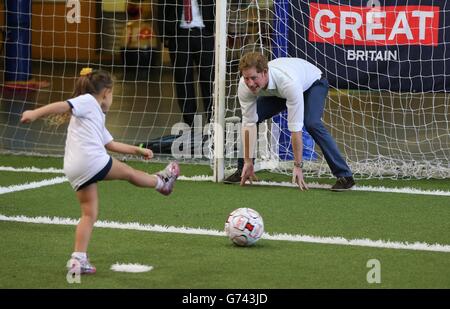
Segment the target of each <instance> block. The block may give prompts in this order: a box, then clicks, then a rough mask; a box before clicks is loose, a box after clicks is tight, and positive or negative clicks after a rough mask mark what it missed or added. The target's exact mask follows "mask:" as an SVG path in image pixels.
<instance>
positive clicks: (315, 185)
mask: <svg viewBox="0 0 450 309" xmlns="http://www.w3.org/2000/svg"><path fill="white" fill-rule="evenodd" d="M0 171H8V172H31V173H54V174H63V173H64V171H63V170H62V169H56V168H53V167H51V168H37V167H34V166H32V167H22V168H16V167H10V166H0ZM64 179H65V177H57V178H53V179H49V180H43V181H38V182H32V183H27V184H23V185H13V186H9V187H0V195H1V194H4V193H9V192H15V191H22V190H27V189H34V188H39V187H40V186H49V185H52V184H59V183H61V182H64ZM178 179H179V180H181V181H212V176H207V175H199V176H192V177H186V176H180V177H178ZM253 184H254V185H258V186H273V187H292V188H296V187H297V185H296V184H293V183H290V182H274V181H255V182H253ZM308 187H309V188H311V189H330V188H331V185H328V184H319V183H317V182H311V183H308ZM351 191H364V192H385V193H404V194H420V195H434V196H450V191H443V190H422V189H417V188H410V187H404V188H388V187H373V186H363V185H356V186H355V187H353V188H352V189H351Z"/></svg>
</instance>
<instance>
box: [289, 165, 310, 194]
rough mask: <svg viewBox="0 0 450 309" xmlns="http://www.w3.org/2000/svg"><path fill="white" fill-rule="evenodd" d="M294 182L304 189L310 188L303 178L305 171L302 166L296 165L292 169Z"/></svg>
mask: <svg viewBox="0 0 450 309" xmlns="http://www.w3.org/2000/svg"><path fill="white" fill-rule="evenodd" d="M292 182H293V183H296V184H297V185H298V188H299V189H300V190H302V191H303V189H305V190H308V186H307V185H306V182H305V180H303V171H302V169H301V167H294V170H293V171H292Z"/></svg>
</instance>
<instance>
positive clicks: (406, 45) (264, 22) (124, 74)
mask: <svg viewBox="0 0 450 309" xmlns="http://www.w3.org/2000/svg"><path fill="white" fill-rule="evenodd" d="M196 2H197V3H199V4H200V6H210V5H214V3H215V4H216V5H214V7H216V6H220V8H221V10H220V11H217V12H216V16H213V17H208V16H207V15H206V11H205V12H202V14H204V16H203V18H204V22H205V27H207V25H206V23H208V22H211V18H212V19H213V20H216V26H215V27H216V29H215V30H214V31H213V32H212V33H209V34H208V32H204V33H203V35H206V37H207V38H206V39H208V38H209V39H211V38H213V39H215V41H216V47H215V50H214V49H213V50H210V48H207V45H205V44H207V43H205V41H203V42H201V44H200V50H199V51H197V52H190V51H187V50H185V49H183V48H184V47H183V46H182V45H181V44H182V43H180V42H179V41H172V42H169V39H173V38H174V37H175V36H178V37H183V36H186V37H187V36H188V35H191V34H188V32H187V31H181V30H176V32H175V33H173V32H172V33H171V32H170V31H169V32H167V31H168V30H169V28H168V27H169V26H170V25H171V24H173V23H171V22H170V20H171V19H170V18H173V16H172V15H173V14H172V13H174V14H175V12H176V14H175V16H178V15H177V14H181V13H180V12H183V8H182V3H183V2H182V1H175V0H170V1H169V0H168V1H157V0H141V1H139V0H134V1H128V0H114V1H113V0H103V1H94V0H67V1H33V0H28V1H23V0H22V1H17V0H6V1H4V2H2V3H1V4H0V11H1V12H0V25H1V26H2V30H3V31H2V34H3V35H2V36H1V37H2V39H3V40H2V43H3V44H2V48H1V50H0V52H1V58H0V82H1V88H0V91H1V93H0V100H1V102H0V152H2V153H27V154H35V153H37V154H44V155H56V156H61V155H62V154H63V153H64V143H65V137H66V128H67V125H61V126H59V127H55V126H50V125H48V124H47V123H46V121H45V119H43V120H39V121H36V122H35V123H33V124H31V125H21V124H20V123H19V120H20V115H21V114H22V112H23V111H24V110H26V109H33V108H36V107H40V106H43V105H46V104H49V103H51V102H55V101H60V100H66V99H68V98H70V95H71V93H72V91H73V85H74V81H75V79H76V78H77V77H78V75H79V72H80V70H81V69H82V68H83V67H86V66H89V67H93V68H95V69H104V70H107V71H110V72H111V73H112V74H113V76H114V78H115V86H114V103H113V105H112V107H111V110H110V111H109V112H108V115H107V122H106V125H107V128H108V130H109V131H110V132H111V133H112V135H113V136H114V138H115V140H117V141H121V142H125V143H129V144H134V145H140V144H143V145H144V146H146V147H149V148H152V149H153V150H154V152H155V153H156V154H157V158H161V160H166V159H168V158H173V157H175V158H176V159H178V160H182V161H185V162H195V163H205V164H214V169H215V171H216V170H222V171H223V169H225V170H226V171H231V170H233V168H235V166H236V162H237V158H238V157H239V156H241V155H242V154H241V146H240V119H241V110H240V106H239V102H238V99H237V96H236V94H237V84H238V80H239V71H238V64H239V59H240V57H241V56H242V55H243V54H244V53H246V52H248V51H262V52H264V54H265V55H266V56H267V57H268V58H269V59H274V58H276V57H282V56H286V57H299V58H303V59H306V60H308V61H310V62H312V63H314V64H316V65H317V66H318V67H319V68H320V69H321V70H322V72H323V73H324V75H325V76H326V77H327V79H328V80H329V82H330V91H329V96H328V99H327V102H326V107H325V113H324V115H323V120H324V123H325V125H326V126H327V128H328V129H329V131H330V133H331V135H332V136H333V137H334V138H335V140H336V142H337V144H338V146H339V148H340V149H341V151H342V154H343V156H344V157H345V158H346V159H347V160H348V162H349V165H350V166H351V168H352V170H353V171H354V172H355V173H356V174H359V175H361V177H368V178H370V177H394V178H395V177H422V178H423V177H450V163H449V157H450V135H449V123H450V122H449V117H450V116H449V95H448V94H447V91H448V90H449V88H450V80H449V78H448V77H447V76H449V74H448V70H450V68H449V65H450V62H449V61H450V55H448V53H449V52H450V48H447V44H448V43H449V42H450V33H449V31H448V28H449V27H448V23H449V20H450V15H449V14H450V12H449V4H448V2H447V1H441V2H439V3H435V2H432V1H428V2H427V1H425V2H424V1H415V2H414V1H413V2H411V1H406V0H396V1H393V0H386V1H373V0H370V1H367V2H364V3H363V2H361V1H353V0H349V1H345V2H342V1H339V2H337V1H329V0H315V1H306V0H300V1H288V0H257V1H255V0H227V1H225V0H223V1H221V2H220V5H219V3H218V2H217V0H216V1H213V0H208V1H207V0H197V1H196ZM168 4H172V5H174V8H173V9H172V10H170V9H169V10H167V9H166V8H165V5H168ZM194 16H195V14H194ZM221 20H223V21H224V23H223V25H222V26H220V21H221ZM218 25H219V26H218ZM176 29H178V28H176ZM218 42H224V44H219V45H220V46H218V44H217V43H218ZM171 44H172V45H171ZM174 44H175V45H174ZM169 47H171V48H172V51H174V52H173V53H172V54H171V53H170V51H169V49H170V48H169ZM213 54H215V62H214V63H213V62H205V61H200V60H201V59H203V60H205V59H207V58H208V59H211V58H212V56H213ZM187 56H195V57H196V58H195V59H193V62H186V63H184V64H183V61H186V60H183V61H182V59H185V58H186V57H187ZM189 61H190V60H189ZM212 69H214V72H216V74H215V75H214V73H213V74H212V75H211V73H201V72H208V71H209V72H211V70H212ZM183 73H184V74H186V77H184V76H182V75H183ZM191 73H192V74H193V75H192V76H193V77H192V79H190V78H188V77H187V76H188V74H191ZM180 74H181V75H180ZM208 74H210V75H208ZM180 76H181V77H180ZM183 78H185V79H183ZM214 78H216V80H215V81H214ZM183 81H184V82H183ZM207 84H210V86H211V88H212V89H210V90H212V91H211V93H209V91H208V89H206V88H207ZM184 85H185V86H186V87H184V88H183V87H182V86H184ZM188 85H189V87H191V86H192V87H191V88H190V89H192V88H193V89H194V93H195V94H194V96H192V94H188V92H189V91H188V90H186V89H187V88H188ZM180 86H181V88H183V89H185V90H186V91H185V93H184V94H183V93H182V90H181V92H180ZM205 87H206V88H205ZM205 89H206V90H205ZM180 95H181V96H183V97H182V99H183V101H182V102H180V98H179V96H180ZM189 100H190V101H194V102H195V103H194V104H196V105H197V112H196V114H194V113H191V114H192V116H194V115H196V117H193V119H191V120H192V122H193V123H192V127H193V128H194V129H192V130H191V129H190V128H189V126H188V125H187V124H186V117H185V114H186V110H184V112H183V108H184V106H187V105H186V101H189ZM211 100H212V101H213V102H214V106H213V108H212V109H213V110H212V114H211V115H210V114H209V113H208V108H207V107H206V106H205V103H204V102H210V101H211ZM217 119H219V122H222V124H223V129H224V130H223V131H221V132H219V131H218V130H217V128H216V127H214V126H213V125H209V123H210V122H211V121H215V120H217ZM258 134H259V135H258V136H259V141H258V159H257V167H258V168H260V169H270V170H272V171H275V172H281V173H287V172H289V169H290V168H291V166H292V162H291V160H292V151H291V148H292V147H291V145H290V140H289V132H288V131H287V125H286V115H280V116H277V117H276V119H274V120H273V121H272V120H271V121H266V122H265V123H263V124H261V125H260V127H259V133H258ZM304 142H305V145H306V146H307V147H306V148H307V149H306V150H305V152H304V158H305V159H306V160H305V165H304V166H305V167H304V170H305V173H306V174H307V175H308V176H311V175H314V176H325V177H329V176H331V174H330V171H329V168H328V166H327V164H326V162H325V161H324V160H323V156H322V154H321V152H320V149H319V148H318V147H317V146H314V144H313V142H312V140H311V138H310V137H309V136H308V135H307V133H306V132H305V133H304ZM217 158H219V159H222V158H223V160H222V161H221V163H220V164H218V162H220V160H216V159H217Z"/></svg>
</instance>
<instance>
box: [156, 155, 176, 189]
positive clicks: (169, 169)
mask: <svg viewBox="0 0 450 309" xmlns="http://www.w3.org/2000/svg"><path fill="white" fill-rule="evenodd" d="M156 176H158V177H159V178H160V179H161V180H162V182H163V185H162V186H161V187H160V188H158V189H156V191H158V192H159V193H161V194H163V195H169V194H170V193H172V190H173V186H174V184H175V180H177V178H178V176H180V167H179V166H178V163H177V162H170V163H169V165H167V166H166V168H165V169H163V170H162V171H160V172H158V173H156Z"/></svg>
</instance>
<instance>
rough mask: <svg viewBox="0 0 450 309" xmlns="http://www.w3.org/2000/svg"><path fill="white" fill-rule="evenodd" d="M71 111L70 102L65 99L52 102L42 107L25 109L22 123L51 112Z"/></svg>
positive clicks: (62, 112)
mask: <svg viewBox="0 0 450 309" xmlns="http://www.w3.org/2000/svg"><path fill="white" fill-rule="evenodd" d="M68 111H70V105H69V103H67V102H65V101H60V102H55V103H51V104H48V105H45V106H42V107H39V108H38V109H35V110H28V111H24V112H23V114H22V118H21V119H20V122H22V123H30V122H33V121H35V120H36V119H39V118H41V117H44V116H47V115H50V114H64V113H66V112H68Z"/></svg>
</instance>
